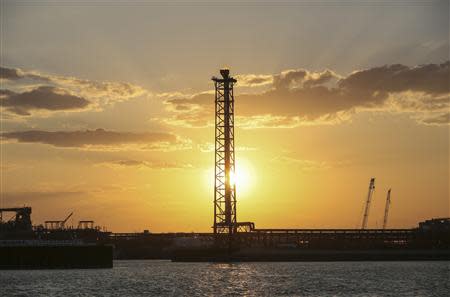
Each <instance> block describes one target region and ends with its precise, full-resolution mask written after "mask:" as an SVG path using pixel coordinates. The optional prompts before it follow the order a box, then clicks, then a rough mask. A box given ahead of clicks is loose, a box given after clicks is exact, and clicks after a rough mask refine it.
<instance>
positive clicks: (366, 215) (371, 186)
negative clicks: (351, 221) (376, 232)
mask: <svg viewBox="0 0 450 297" xmlns="http://www.w3.org/2000/svg"><path fill="white" fill-rule="evenodd" d="M374 190H375V178H374V177H372V178H371V179H370V183H369V192H368V193H367V200H366V206H365V209H364V217H363V221H362V224H361V229H366V227H367V220H368V219H369V209H370V202H371V200H372V196H373V192H374Z"/></svg>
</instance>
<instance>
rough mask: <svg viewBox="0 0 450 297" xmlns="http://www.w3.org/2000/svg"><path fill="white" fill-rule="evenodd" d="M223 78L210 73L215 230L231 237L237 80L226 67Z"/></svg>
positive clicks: (233, 202) (216, 232) (233, 230)
mask: <svg viewBox="0 0 450 297" xmlns="http://www.w3.org/2000/svg"><path fill="white" fill-rule="evenodd" d="M220 74H221V75H222V78H217V77H213V78H212V80H213V81H214V86H215V114H216V116H215V167H214V175H215V179H214V225H213V230H214V234H219V233H225V234H228V235H229V237H230V239H231V236H232V235H233V233H236V231H237V226H236V223H237V220H236V184H235V183H234V182H233V183H232V182H231V177H232V176H233V175H234V173H235V156H234V94H233V85H234V83H236V80H235V79H234V78H232V77H230V71H229V70H228V69H221V70H220Z"/></svg>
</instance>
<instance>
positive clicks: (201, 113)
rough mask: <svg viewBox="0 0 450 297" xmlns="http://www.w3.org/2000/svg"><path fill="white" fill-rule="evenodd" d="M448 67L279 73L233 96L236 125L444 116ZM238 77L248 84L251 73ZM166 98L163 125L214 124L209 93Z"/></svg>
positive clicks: (288, 125)
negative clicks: (384, 114) (378, 115)
mask: <svg viewBox="0 0 450 297" xmlns="http://www.w3.org/2000/svg"><path fill="white" fill-rule="evenodd" d="M449 68H450V62H445V63H442V64H427V65H420V66H416V67H408V66H404V65H399V64H396V65H385V66H381V67H374V68H370V69H366V70H360V71H355V72H353V73H351V74H349V75H348V76H340V75H338V74H336V73H335V72H333V71H331V70H325V71H322V72H311V71H308V70H305V69H297V70H287V71H283V72H281V73H280V74H276V75H273V76H272V80H271V81H272V84H271V88H269V89H267V90H265V91H263V92H260V93H252V94H249V93H243V94H239V95H237V97H236V101H235V111H236V114H237V115H239V118H237V119H236V125H237V126H241V125H242V127H244V128H292V127H297V126H300V125H314V124H336V123H340V122H342V121H345V120H349V119H350V118H351V115H352V114H353V113H355V112H358V111H362V110H364V111H367V110H369V111H370V110H377V111H395V112H405V113H412V114H413V118H416V117H417V114H418V113H427V115H429V114H430V113H436V114H442V113H443V112H446V111H448V109H449V108H450V103H449V94H450V91H449V78H450V70H449ZM242 77H245V79H244V84H247V85H248V84H249V81H251V77H252V76H249V75H247V76H242ZM254 77H256V78H258V76H257V75H255V76H254ZM263 81H264V82H267V81H269V79H267V78H264V80H263ZM237 85H239V81H238V84H237ZM165 102H166V104H167V110H168V111H169V112H171V117H169V118H168V119H165V120H164V122H165V123H168V124H172V125H178V126H184V127H205V126H210V125H213V122H214V117H213V115H214V95H213V94H211V93H200V94H198V95H193V96H189V97H185V98H182V97H178V98H169V99H167V100H166V101H165ZM441 119H442V118H441ZM443 119H444V120H445V118H443ZM419 122H421V121H419ZM439 122H440V121H439ZM440 123H441V122H440ZM447 123H448V121H447ZM447 123H442V124H447Z"/></svg>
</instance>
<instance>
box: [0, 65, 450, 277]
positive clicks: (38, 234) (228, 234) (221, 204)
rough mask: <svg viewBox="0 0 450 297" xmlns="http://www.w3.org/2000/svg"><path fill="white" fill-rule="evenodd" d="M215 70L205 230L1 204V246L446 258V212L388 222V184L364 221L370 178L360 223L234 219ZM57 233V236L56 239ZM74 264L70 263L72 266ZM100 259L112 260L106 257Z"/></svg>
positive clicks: (224, 94)
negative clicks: (114, 228)
mask: <svg viewBox="0 0 450 297" xmlns="http://www.w3.org/2000/svg"><path fill="white" fill-rule="evenodd" d="M220 75H221V77H213V78H212V81H213V82H214V87H215V97H214V102H215V152H214V154H215V158H214V159H215V161H214V162H215V170H214V200H213V205H214V216H213V225H212V230H213V231H212V232H208V233H151V232H149V231H148V230H145V231H144V232H141V233H114V232H108V231H105V230H101V229H100V228H99V227H95V226H94V222H93V221H80V222H79V223H78V226H77V227H71V226H67V224H66V223H67V221H68V219H69V218H70V217H71V216H72V213H70V214H69V215H68V216H67V217H66V218H65V219H63V220H53V221H45V224H44V225H38V226H32V224H31V208H30V207H23V208H7V209H0V249H1V248H2V245H3V246H7V245H10V243H11V242H14V241H15V242H17V240H25V242H24V244H25V245H29V244H30V243H32V242H35V241H38V242H39V244H40V245H42V244H43V243H49V242H50V243H51V242H54V243H57V244H63V245H71V246H73V245H77V244H78V245H80V244H82V245H86V244H87V245H92V244H95V245H98V246H99V249H105V247H110V246H114V258H116V259H172V260H175V261H280V260H283V261H340V260H345V261H352V260H450V218H435V219H431V220H427V221H424V222H420V223H419V224H418V226H417V227H415V228H410V229H389V228H387V225H388V214H389V206H390V204H391V189H389V190H388V191H387V195H386V204H385V210H384V218H383V227H382V228H380V229H369V228H367V225H368V218H369V212H370V205H371V202H372V199H373V194H374V190H375V178H371V179H370V181H369V188H368V193H367V196H366V198H365V199H364V206H365V207H364V213H363V217H362V222H361V228H359V229H357V228H355V229H301V228H300V229H285V228H277V229H273V228H270V229H258V228H256V227H255V224H254V223H253V222H246V221H244V222H242V221H238V219H237V207H236V201H237V199H236V198H237V197H236V184H235V183H234V182H233V176H234V175H235V168H236V166H235V165H236V158H235V133H234V132H235V129H234V115H235V108H234V103H235V97H234V85H235V84H236V83H237V80H236V79H235V78H233V77H232V76H230V71H229V70H228V69H221V70H220ZM4 212H13V213H14V216H13V217H11V219H9V220H8V221H4V220H3V215H2V214H3V213H4ZM30 240H31V241H30ZM61 240H63V241H64V242H62V243H61ZM18 244H19V245H22V244H23V243H21V242H19V243H18ZM106 250H107V252H108V251H109V250H108V249H106ZM80 255H82V254H80ZM0 256H1V253H0ZM46 257H47V256H46ZM80 257H81V259H82V258H83V257H82V256H80ZM0 260H1V257H0ZM19 260H20V261H21V259H19ZM80 261H82V260H80ZM0 262H1V261H0ZM63 262H64V261H63ZM104 263H106V264H104ZM75 264H76V263H75ZM75 264H74V263H72V264H71V265H74V266H76V265H75ZM88 264H92V263H88ZM86 265H87V264H86ZM101 265H107V266H108V265H112V264H110V262H109V261H108V259H105V260H104V262H103V263H101ZM0 268H1V263H0Z"/></svg>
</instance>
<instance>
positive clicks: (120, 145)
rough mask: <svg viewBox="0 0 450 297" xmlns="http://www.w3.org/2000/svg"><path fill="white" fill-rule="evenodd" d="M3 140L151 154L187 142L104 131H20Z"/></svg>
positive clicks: (168, 136)
mask: <svg viewBox="0 0 450 297" xmlns="http://www.w3.org/2000/svg"><path fill="white" fill-rule="evenodd" d="M1 136H2V138H3V139H6V140H15V141H17V142H20V143H42V144H49V145H52V146H55V147H74V148H93V149H96V148H97V149H102V148H104V149H112V150H114V149H126V148H130V147H135V148H139V149H148V150H171V149H179V148H182V147H183V145H185V144H186V143H185V142H186V141H183V140H181V139H179V138H178V137H177V136H175V135H173V134H169V133H152V132H147V133H134V132H115V131H106V130H103V129H97V130H85V131H59V132H49V131H38V130H31V131H19V132H5V133H2V134H1Z"/></svg>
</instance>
